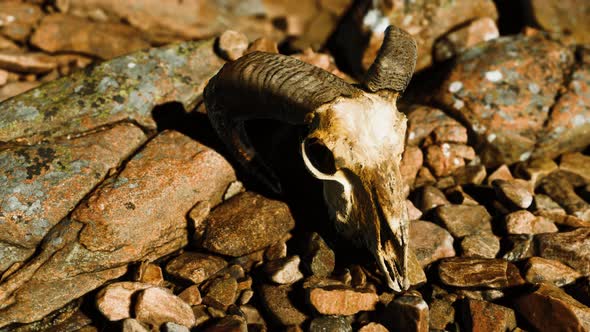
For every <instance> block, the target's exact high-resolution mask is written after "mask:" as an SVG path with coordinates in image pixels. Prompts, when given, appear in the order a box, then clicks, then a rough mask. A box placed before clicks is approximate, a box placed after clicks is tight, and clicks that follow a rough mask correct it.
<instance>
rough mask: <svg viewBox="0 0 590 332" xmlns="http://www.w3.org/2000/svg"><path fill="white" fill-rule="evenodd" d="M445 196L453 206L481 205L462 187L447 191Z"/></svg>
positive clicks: (451, 188)
mask: <svg viewBox="0 0 590 332" xmlns="http://www.w3.org/2000/svg"><path fill="white" fill-rule="evenodd" d="M445 195H446V196H447V198H448V199H449V201H450V202H451V203H453V204H465V205H479V203H478V202H477V201H476V200H475V199H474V198H473V197H471V196H470V195H469V194H467V193H466V192H465V191H463V187H461V186H453V187H450V188H448V189H446V190H445Z"/></svg>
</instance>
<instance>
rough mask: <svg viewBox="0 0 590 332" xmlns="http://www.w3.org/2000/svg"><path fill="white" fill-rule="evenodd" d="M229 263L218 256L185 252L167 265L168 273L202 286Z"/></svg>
mask: <svg viewBox="0 0 590 332" xmlns="http://www.w3.org/2000/svg"><path fill="white" fill-rule="evenodd" d="M226 265H227V262H226V261H225V260H224V259H223V258H221V257H218V256H215V255H210V254H202V253H197V252H188V251H187V252H184V253H182V254H180V255H179V256H177V257H175V258H174V259H172V260H171V261H170V262H168V264H166V272H168V273H169V274H170V275H172V276H175V277H177V278H182V279H186V280H190V281H192V282H193V283H195V284H197V285H198V284H200V283H202V282H203V281H205V280H207V279H209V278H210V277H211V276H213V275H214V274H215V273H216V272H218V271H219V270H221V269H223V268H224V267H225V266H226Z"/></svg>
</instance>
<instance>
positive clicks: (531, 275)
mask: <svg viewBox="0 0 590 332" xmlns="http://www.w3.org/2000/svg"><path fill="white" fill-rule="evenodd" d="M581 276H582V275H581V274H580V273H579V272H578V271H576V270H574V269H572V268H571V267H569V266H567V265H565V264H563V263H561V262H559V261H556V260H551V259H545V258H541V257H531V258H529V259H528V260H527V262H526V265H525V267H524V279H525V280H526V281H528V282H530V283H532V284H536V283H540V282H546V283H551V284H554V285H555V286H557V287H562V286H565V285H567V284H570V283H572V282H574V281H576V279H578V278H579V277H581Z"/></svg>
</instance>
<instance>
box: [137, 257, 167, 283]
mask: <svg viewBox="0 0 590 332" xmlns="http://www.w3.org/2000/svg"><path fill="white" fill-rule="evenodd" d="M135 280H136V281H139V282H144V283H147V284H152V285H155V286H161V285H162V284H163V283H164V275H163V274H162V268H160V267H159V266H158V265H156V264H153V263H147V262H142V263H141V264H140V265H139V267H138V268H137V271H136V275H135Z"/></svg>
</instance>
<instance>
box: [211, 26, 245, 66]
mask: <svg viewBox="0 0 590 332" xmlns="http://www.w3.org/2000/svg"><path fill="white" fill-rule="evenodd" d="M217 47H218V48H219V51H220V52H221V55H222V56H223V57H224V59H226V60H228V61H234V60H237V59H238V58H239V57H241V56H242V55H244V52H245V51H246V49H247V48H248V37H246V36H245V35H244V34H243V33H240V32H237V31H234V30H227V31H225V32H223V33H222V34H221V35H220V36H219V38H217Z"/></svg>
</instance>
